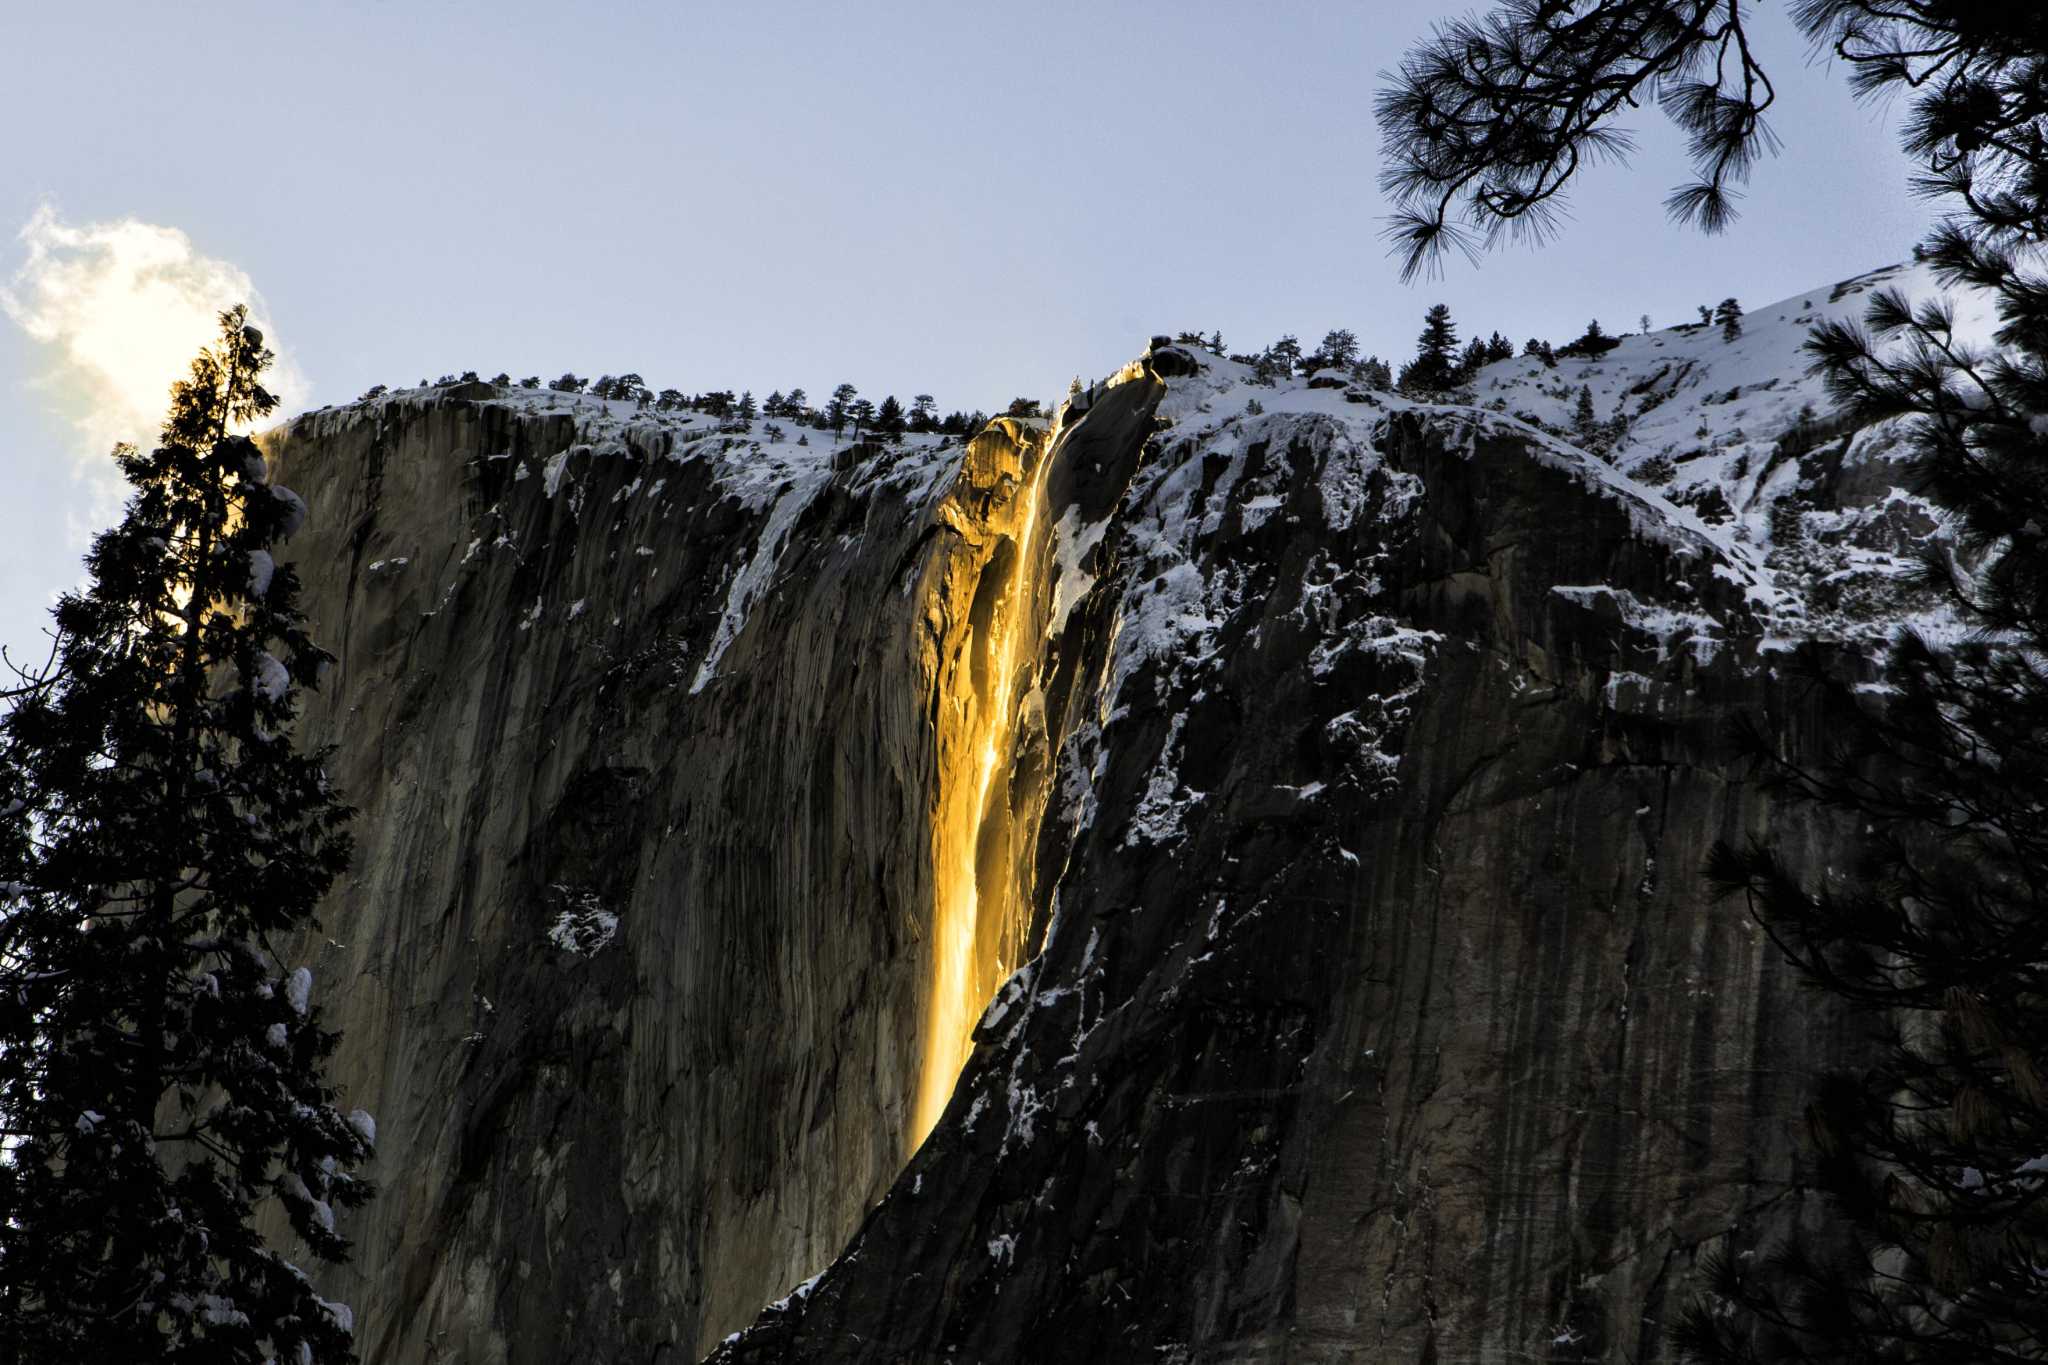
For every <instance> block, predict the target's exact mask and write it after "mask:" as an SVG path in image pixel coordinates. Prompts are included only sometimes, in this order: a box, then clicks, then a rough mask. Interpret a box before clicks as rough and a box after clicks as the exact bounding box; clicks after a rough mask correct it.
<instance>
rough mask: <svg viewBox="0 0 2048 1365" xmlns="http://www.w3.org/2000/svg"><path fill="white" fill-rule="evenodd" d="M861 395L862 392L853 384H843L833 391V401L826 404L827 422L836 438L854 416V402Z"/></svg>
mask: <svg viewBox="0 0 2048 1365" xmlns="http://www.w3.org/2000/svg"><path fill="white" fill-rule="evenodd" d="M859 393H860V390H858V389H856V388H854V386H853V385H851V384H841V385H840V386H839V387H838V388H836V389H834V390H832V397H831V400H830V401H829V402H827V403H826V404H825V421H826V422H827V423H828V424H829V425H830V426H831V428H832V434H833V435H834V436H837V435H838V434H839V431H840V429H841V428H842V427H844V426H845V425H846V419H847V418H848V417H849V416H851V415H852V413H853V402H854V399H855V398H856V397H857V396H858V395H859Z"/></svg>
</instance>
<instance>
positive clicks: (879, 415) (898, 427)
mask: <svg viewBox="0 0 2048 1365" xmlns="http://www.w3.org/2000/svg"><path fill="white" fill-rule="evenodd" d="M905 425H906V421H905V416H904V412H903V405H902V404H901V403H899V402H897V401H896V395H895V394H893V393H892V394H889V395H888V396H887V397H885V398H883V399H882V406H880V407H879V408H876V409H875V430H876V431H877V432H878V433H880V434H881V435H883V436H887V437H889V438H890V439H892V440H893V439H895V438H896V437H898V436H901V435H902V434H903V428H904V426H905Z"/></svg>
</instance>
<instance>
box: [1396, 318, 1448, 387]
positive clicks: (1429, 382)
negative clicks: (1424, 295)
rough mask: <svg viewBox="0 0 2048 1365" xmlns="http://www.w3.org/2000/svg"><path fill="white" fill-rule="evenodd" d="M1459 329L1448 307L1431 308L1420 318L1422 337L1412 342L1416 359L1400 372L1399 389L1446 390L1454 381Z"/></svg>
mask: <svg viewBox="0 0 2048 1365" xmlns="http://www.w3.org/2000/svg"><path fill="white" fill-rule="evenodd" d="M1457 355H1458V327H1457V324H1456V323H1454V322H1452V321H1451V308H1450V305H1449V304H1446V303H1437V304H1432V305H1430V309H1429V312H1427V313H1426V314H1424V315H1423V319H1422V334H1421V335H1420V336H1418V337H1417V338H1416V339H1415V359H1414V360H1412V361H1410V362H1409V363H1408V365H1407V366H1406V367H1405V368H1404V369H1403V370H1402V372H1401V387H1402V388H1408V389H1422V390H1436V389H1447V388H1449V387H1450V386H1451V385H1452V384H1453V383H1454V382H1456V379H1457V367H1458V362H1457Z"/></svg>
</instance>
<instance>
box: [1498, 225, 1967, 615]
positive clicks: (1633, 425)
mask: <svg viewBox="0 0 2048 1365" xmlns="http://www.w3.org/2000/svg"><path fill="white" fill-rule="evenodd" d="M1879 290H1896V291H1897V292H1899V293H1901V294H1903V295H1904V296H1905V297H1906V298H1907V299H1908V300H1909V301H1915V302H1917V301H1920V300H1923V299H1927V298H1931V297H1934V296H1937V295H1946V296H1947V297H1948V298H1949V299H1950V300H1951V301H1952V303H1953V305H1954V314H1955V327H1956V334H1957V337H1958V339H1959V340H1960V341H1962V342H1963V343H1965V344H1967V345H1971V346H1976V347H1988V346H1989V345H1990V344H1991V338H1992V333H1993V332H1994V330H1995V329H1996V325H1997V320H1996V315H1995V309H1994V300H1992V299H1991V298H1990V297H1989V296H1988V295H1985V294H1982V293H1978V292H1972V291H1968V290H1946V289H1944V288H1943V287H1942V286H1941V285H1940V284H1939V282H1938V281H1937V280H1936V279H1935V277H1934V273H1933V271H1932V270H1931V269H1930V268H1929V267H1927V266H1925V265H1894V266H1887V267H1884V268H1882V269H1878V270H1873V271H1870V272H1868V273H1867V274H1863V275H1858V276H1854V277H1852V278H1850V279H1847V280H1843V281H1841V282H1839V283H1837V284H1835V285H1832V286H1824V287H1821V288H1818V289H1812V290H1808V291H1806V292H1804V293H1802V294H1797V295H1794V296H1792V297H1791V298H1787V299H1782V300H1779V301H1778V302H1776V303H1771V304H1766V305H1763V306H1760V307H1752V308H1751V309H1750V310H1749V311H1748V313H1747V314H1746V315H1745V316H1744V317H1743V319H1742V323H1741V332H1740V335H1738V336H1736V337H1734V338H1733V339H1728V338H1725V337H1724V336H1723V333H1722V329H1721V328H1720V327H1719V326H1718V325H1714V324H1709V323H1703V322H1692V323H1685V324H1682V325H1680V326H1677V327H1669V328H1664V329H1662V330H1659V331H1652V332H1649V333H1646V334H1636V335H1631V336H1625V337H1622V338H1620V340H1619V344H1618V345H1616V346H1614V347H1613V348H1612V349H1611V350H1608V351H1606V352H1604V353H1602V354H1600V355H1598V356H1594V357H1591V358H1563V357H1560V358H1559V359H1558V361H1557V363H1556V365H1555V366H1554V367H1552V366H1548V365H1546V364H1545V363H1544V362H1543V361H1542V360H1541V359H1540V358H1537V357H1534V356H1519V357H1516V358H1514V359H1512V360H1503V361H1498V362H1495V363H1494V364H1492V365H1489V366H1487V367H1485V368H1484V369H1483V370H1481V371H1480V372H1479V374H1478V376H1477V377H1476V378H1475V379H1474V380H1473V382H1472V383H1471V385H1470V386H1469V388H1468V389H1467V390H1466V391H1465V393H1466V395H1467V396H1469V398H1470V400H1471V401H1472V402H1473V403H1474V404H1477V405H1478V406H1480V407H1482V408H1485V409H1487V410H1489V411H1493V412H1497V413H1500V414H1502V415H1504V416H1508V417H1511V418H1514V419H1516V420H1519V421H1521V422H1523V423H1526V424H1528V425H1530V426H1532V427H1535V428H1537V429H1540V430H1543V431H1545V432H1547V433H1550V434H1552V435H1553V436H1555V437H1556V439H1557V440H1558V441H1559V442H1560V443H1570V444H1575V445H1579V446H1582V447H1588V448H1590V451H1591V452H1592V453H1596V454H1597V457H1598V463H1599V464H1601V465H1603V466H1605V467H1606V468H1607V469H1608V470H1609V473H1610V476H1621V477H1623V478H1625V479H1626V480H1627V481H1628V482H1629V483H1630V484H1632V485H1633V486H1634V487H1636V488H1637V489H1638V490H1640V491H1641V492H1642V493H1644V494H1645V495H1646V496H1648V497H1650V498H1651V499H1652V501H1653V502H1654V503H1657V504H1662V506H1661V508H1660V510H1661V511H1662V512H1663V513H1664V514H1665V515H1666V516H1667V517H1669V518H1670V519H1671V520H1672V521H1673V523H1674V524H1677V525H1682V526H1685V527H1687V528H1688V529H1690V530H1692V531H1694V532H1696V533H1697V534H1699V535H1701V536H1703V537H1704V538H1706V539H1707V540H1708V541H1710V542H1711V543H1712V544H1713V546H1714V547H1715V549H1716V550H1717V551H1719V553H1720V554H1721V556H1722V557H1723V558H1724V559H1725V560H1726V562H1727V563H1728V564H1729V565H1730V566H1731V569H1732V570H1733V571H1734V572H1737V573H1741V574H1742V575H1744V577H1745V578H1746V579H1747V581H1748V583H1749V586H1750V588H1751V597H1752V600H1753V602H1754V603H1755V605H1756V606H1757V608H1758V609H1759V611H1760V613H1761V614H1762V615H1763V616H1764V617H1765V618H1766V620H1767V621H1768V622H1769V623H1770V626H1771V628H1772V629H1773V631H1775V632H1777V633H1778V634H1780V635H1782V636H1784V637H1787V638H1821V639H1854V638H1871V637H1881V636H1884V635H1887V634H1889V632H1890V631H1891V629H1892V628H1893V627H1894V625H1895V624H1896V623H1897V621H1898V620H1899V618H1901V617H1905V616H1914V615H1916V614H1922V613H1927V612H1929V611H1930V610H1931V609H1932V607H1933V604H1932V603H1931V601H1921V600H1917V599H1916V598H1915V597H1914V596H1913V595H1912V594H1911V593H1909V592H1906V591H1904V590H1903V589H1901V588H1900V587H1899V585H1898V584H1897V583H1896V582H1895V580H1896V579H1897V578H1898V577H1899V575H1900V574H1901V573H1902V572H1903V571H1904V570H1905V569H1906V567H1907V565H1908V563H1909V561H1910V560H1911V559H1912V557H1913V554H1914V552H1915V550H1916V549H1917V548H1918V546H1919V545H1920V544H1922V543H1923V542H1925V541H1926V540H1928V539H1929V538H1930V537H1935V538H1938V537H1941V536H1943V535H1945V532H1944V531H1943V529H1942V524H1941V523H1942V519H1941V517H1940V515H1939V514H1938V512H1937V511H1936V510H1935V509H1934V508H1933V507H1931V506H1930V505H1929V504H1928V503H1927V502H1926V501H1925V500H1924V499H1922V498H1920V497H1919V496H1918V495H1916V494H1914V493H1913V492H1911V491H1910V490H1909V489H1908V488H1907V487H1906V486H1905V484H1906V475H1905V471H1904V468H1903V465H1902V463H1901V462H1902V460H1903V459H1904V452H1903V448H1902V444H1901V440H1900V433H1899V432H1898V431H1896V430H1895V429H1892V428H1891V427H1889V426H1881V427H1875V428H1869V429H1862V430H1847V429H1845V428H1844V426H1843V424H1842V423H1841V422H1840V420H1839V419H1838V418H1837V417H1836V416H1835V415H1834V413H1833V411H1832V402H1831V400H1830V399H1829V397H1828V395H1827V392H1826V388H1825V385H1824V384H1823V382H1822V380H1821V379H1820V378H1819V377H1817V376H1815V375H1812V374H1809V373H1808V366H1809V364H1810V363H1811V357H1810V356H1809V355H1807V353H1806V352H1805V350H1804V347H1805V344H1806V340H1807V337H1808V334H1809V331H1810V329H1811V328H1812V327H1813V326H1815V325H1816V324H1818V323H1822V322H1830V321H1845V322H1851V323H1861V321H1862V319H1863V315H1864V312H1865V310H1866V309H1867V308H1868V307H1869V305H1870V301H1871V299H1872V297H1873V295H1875V294H1876V293H1877V292H1878V291H1879ZM1582 391H1583V392H1584V393H1585V394H1587V395H1588V396H1589V398H1590V401H1591V406H1592V409H1593V414H1594V418H1595V426H1594V428H1592V429H1591V430H1586V429H1584V428H1582V427H1581V425H1580V424H1579V422H1578V421H1577V417H1576V412H1577V409H1578V406H1579V401H1580V395H1581V392H1582ZM1672 509H1676V510H1675V511H1673V510H1672ZM1940 615H1941V614H1940V613H1939V612H1938V611H1937V612H1934V613H1933V616H1932V617H1931V618H1930V622H1929V623H1930V624H1931V625H1933V626H1935V628H1937V629H1939V628H1940V626H1941V623H1940V621H1939V620H1938V619H1935V618H1938V617H1940Z"/></svg>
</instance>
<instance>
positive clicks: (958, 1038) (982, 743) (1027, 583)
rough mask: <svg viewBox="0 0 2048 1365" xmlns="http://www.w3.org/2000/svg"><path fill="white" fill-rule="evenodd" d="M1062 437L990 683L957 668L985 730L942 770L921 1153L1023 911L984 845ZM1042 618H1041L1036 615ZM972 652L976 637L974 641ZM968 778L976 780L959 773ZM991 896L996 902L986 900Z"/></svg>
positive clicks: (1029, 527) (1022, 531) (1034, 515)
mask: <svg viewBox="0 0 2048 1365" xmlns="http://www.w3.org/2000/svg"><path fill="white" fill-rule="evenodd" d="M1051 451H1052V440H1051V439H1050V438H1048V440H1047V442H1046V444H1045V445H1044V447H1043V448H1042V449H1041V451H1040V453H1039V457H1038V462H1037V467H1036V468H1035V469H1034V470H1032V472H1031V475H1030V483H1029V485H1028V486H1027V487H1026V488H1025V489H1024V490H1023V491H1022V493H1021V494H1020V496H1021V497H1022V498H1023V499H1024V503H1023V507H1022V516H1021V518H1020V519H1019V520H1018V521H1017V522H1016V528H1017V529H1016V535H1015V544H1016V547H1017V549H1016V554H1015V555H1014V556H1013V557H1012V560H1011V568H1010V581H1009V583H1007V584H1006V585H1004V587H1003V590H1002V596H1001V598H1000V600H999V602H998V604H997V607H996V610H995V611H994V613H993V615H992V617H991V619H990V621H989V626H988V630H989V636H990V638H989V639H988V641H987V657H988V660H989V674H988V678H987V682H986V686H985V687H983V688H980V689H976V688H974V686H973V684H972V681H971V672H972V670H969V669H964V668H963V669H956V670H955V672H954V676H955V678H956V679H957V680H958V681H957V686H958V687H959V688H960V689H961V690H963V691H964V692H965V693H966V695H965V696H964V697H955V698H952V699H949V700H950V701H952V702H953V703H954V704H953V705H949V706H947V707H944V708H942V709H941V715H942V716H943V717H945V721H944V722H942V723H954V724H965V725H969V726H972V727H974V728H975V729H977V730H979V732H980V733H979V736H978V740H976V739H974V738H970V737H966V736H963V737H962V739H963V740H965V741H966V742H964V743H962V744H961V745H960V746H959V752H961V753H963V754H968V755H972V768H973V772H972V775H971V777H970V778H969V780H967V781H964V782H963V781H959V780H957V778H956V776H955V775H954V774H950V773H946V772H943V771H942V772H941V773H940V775H939V781H940V795H939V803H938V805H939V809H938V818H937V820H936V822H935V824H934V828H933V831H932V854H933V865H934V873H935V877H934V881H935V888H934V889H935V893H936V894H935V899H936V904H935V906H934V907H933V909H934V913H933V920H932V924H933V929H932V957H933V963H932V973H933V975H932V988H931V995H930V1004H929V1006H928V1008H927V1010H926V1015H925V1028H924V1039H923V1044H924V1056H923V1060H922V1064H921V1066H920V1068H919V1074H918V1087H917V1103H916V1108H915V1110H914V1111H913V1115H912V1122H911V1132H910V1139H911V1145H912V1149H913V1150H915V1148H916V1147H917V1146H919V1145H921V1144H922V1143H923V1142H924V1140H925V1138H926V1136H927V1135H929V1134H930V1132H931V1130H932V1128H933V1127H934V1126H935V1125H937V1123H938V1121H939V1117H940V1115H941V1114H943V1113H944V1112H945V1109H946V1102H947V1101H948V1100H949V1099H951V1098H952V1095H953V1087H954V1084H955V1083H956V1082H957V1081H958V1080H959V1077H960V1069H961V1067H962V1066H964V1065H965V1064H966V1061H967V1055H968V1053H969V1052H970V1051H971V1050H972V1048H973V1045H974V1038H973V1034H974V1025H975V1022H976V1021H977V1020H978V1019H979V1018H980V1017H981V1012H982V1010H983V1009H984V1008H985V1007H986V1006H987V1004H988V999H989V996H990V995H991V994H992V993H993V991H994V989H995V986H996V984H997V981H996V977H997V976H998V974H999V972H1000V970H1001V966H1002V964H999V963H997V962H995V961H993V960H991V961H987V962H982V961H978V960H977V954H976V944H977V943H978V942H981V941H983V940H984V938H985V935H984V927H983V918H984V915H1006V914H1009V913H1011V912H1012V911H1013V910H1014V909H1016V908H1017V907H1016V905H1015V902H1016V900H1017V897H1018V893H1019V888H1017V887H1015V886H1013V885H1008V884H1005V885H1001V886H992V887H986V888H985V887H983V886H982V885H981V877H980V869H979V867H978V863H979V857H978V854H979V850H980V848H981V845H982V840H983V834H984V831H985V830H986V829H987V828H988V826H989V822H990V821H991V820H998V821H1008V820H1010V819H1012V812H1011V810H1010V809H1009V806H1008V802H1007V799H1005V800H1003V801H1000V802H999V801H997V800H996V799H995V798H996V797H997V796H998V794H1000V795H1001V796H1003V797H1004V798H1007V796H1008V794H1009V782H1008V781H1007V780H1005V781H1003V782H1001V783H998V782H997V781H996V778H997V775H998V773H999V771H1000V770H1001V769H1002V768H1003V766H1004V765H1006V764H1007V763H1008V762H1009V761H1010V759H1011V757H1012V755H1013V753H1014V745H1015V740H1016V726H1017V707H1018V701H1019V698H1018V696H1017V694H1016V692H1017V682H1018V678H1019V676H1020V674H1022V673H1023V671H1024V665H1025V661H1026V659H1027V658H1028V657H1030V656H1031V655H1033V654H1034V653H1035V651H1036V646H1037V643H1038V642H1037V640H1036V639H1035V638H1033V632H1032V630H1031V629H1030V627H1031V625H1032V621H1031V620H1027V619H1026V618H1027V617H1030V616H1032V610H1031V608H1032V603H1033V602H1034V600H1035V598H1036V594H1035V593H1034V592H1033V591H1032V589H1033V587H1034V584H1033V583H1032V581H1031V579H1032V576H1033V575H1035V574H1037V573H1038V571H1039V563H1038V561H1039V558H1040V556H1039V554H1038V548H1039V547H1038V543H1037V532H1038V523H1039V511H1040V504H1041V503H1042V501H1043V499H1044V495H1045V474H1046V470H1047V468H1048V467H1049V466H1050V465H1051V463H1052V458H1051ZM1034 619H1035V618H1034ZM968 647H969V648H970V649H971V648H972V647H973V643H972V642H971V641H970V643H969V646H968ZM958 776H959V777H968V775H967V774H964V773H962V774H959V775H958ZM1012 866H1013V861H1012V860H1010V859H1004V860H1002V865H1001V867H1000V869H999V871H1000V874H1001V875H1002V876H1003V877H1004V878H1006V879H1007V878H1009V877H1010V876H1011V875H1012V871H1011V869H1012ZM984 892H986V893H987V894H988V897H989V900H990V901H991V902H993V903H992V904H987V905H985V904H984V903H983V895H984Z"/></svg>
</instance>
